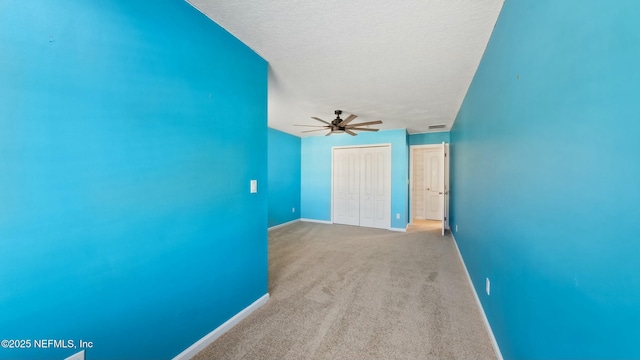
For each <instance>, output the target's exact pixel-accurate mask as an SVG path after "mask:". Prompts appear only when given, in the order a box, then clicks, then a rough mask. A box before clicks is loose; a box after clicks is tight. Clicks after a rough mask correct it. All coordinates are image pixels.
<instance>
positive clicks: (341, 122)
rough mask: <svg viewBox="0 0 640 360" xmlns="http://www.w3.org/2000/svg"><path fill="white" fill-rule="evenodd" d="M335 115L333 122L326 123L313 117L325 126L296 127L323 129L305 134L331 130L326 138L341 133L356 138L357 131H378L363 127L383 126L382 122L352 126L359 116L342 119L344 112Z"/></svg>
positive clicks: (336, 112)
mask: <svg viewBox="0 0 640 360" xmlns="http://www.w3.org/2000/svg"><path fill="white" fill-rule="evenodd" d="M334 113H335V114H336V118H335V119H333V120H332V121H331V122H328V121H324V120H322V119H320V118H317V117H315V116H312V117H311V118H312V119H314V120H318V121H320V122H321V123H324V124H325V125H296V126H306V127H319V128H321V129H315V130H307V131H303V133H308V132H313V131H323V130H329V132H328V133H327V135H326V136H329V135H331V134H340V133H347V134H349V135H351V136H356V135H358V134H356V133H355V131H378V129H370V128H365V127H362V126H367V125H377V124H382V121H380V120H376V121H367V122H363V123H358V124H351V122H352V121H353V120H354V119H355V118H357V117H358V116H357V115H354V114H351V115H349V116H347V117H346V118H345V119H341V118H340V115H341V114H342V110H336V111H335V112H334Z"/></svg>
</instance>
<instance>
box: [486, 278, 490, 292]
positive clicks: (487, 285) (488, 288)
mask: <svg viewBox="0 0 640 360" xmlns="http://www.w3.org/2000/svg"><path fill="white" fill-rule="evenodd" d="M486 290H487V295H491V281H490V280H489V278H487V284H486Z"/></svg>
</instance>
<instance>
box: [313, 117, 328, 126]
mask: <svg viewBox="0 0 640 360" xmlns="http://www.w3.org/2000/svg"><path fill="white" fill-rule="evenodd" d="M311 118H312V119H314V120H318V121H320V122H323V123H325V124H327V125H331V123H328V122H326V121H324V120H322V119H319V118H317V117H315V116H312V117H311Z"/></svg>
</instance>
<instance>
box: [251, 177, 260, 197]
mask: <svg viewBox="0 0 640 360" xmlns="http://www.w3.org/2000/svg"><path fill="white" fill-rule="evenodd" d="M257 192H258V180H251V193H252V194H255V193H257Z"/></svg>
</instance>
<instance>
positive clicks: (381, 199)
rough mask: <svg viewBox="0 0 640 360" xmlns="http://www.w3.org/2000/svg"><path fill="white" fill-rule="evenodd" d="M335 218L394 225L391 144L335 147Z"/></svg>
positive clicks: (336, 220)
mask: <svg viewBox="0 0 640 360" xmlns="http://www.w3.org/2000/svg"><path fill="white" fill-rule="evenodd" d="M333 222H334V223H336V224H346V225H357V226H366V227H375V228H383V229H388V228H390V227H391V147H390V146H375V147H358V148H336V149H333Z"/></svg>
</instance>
